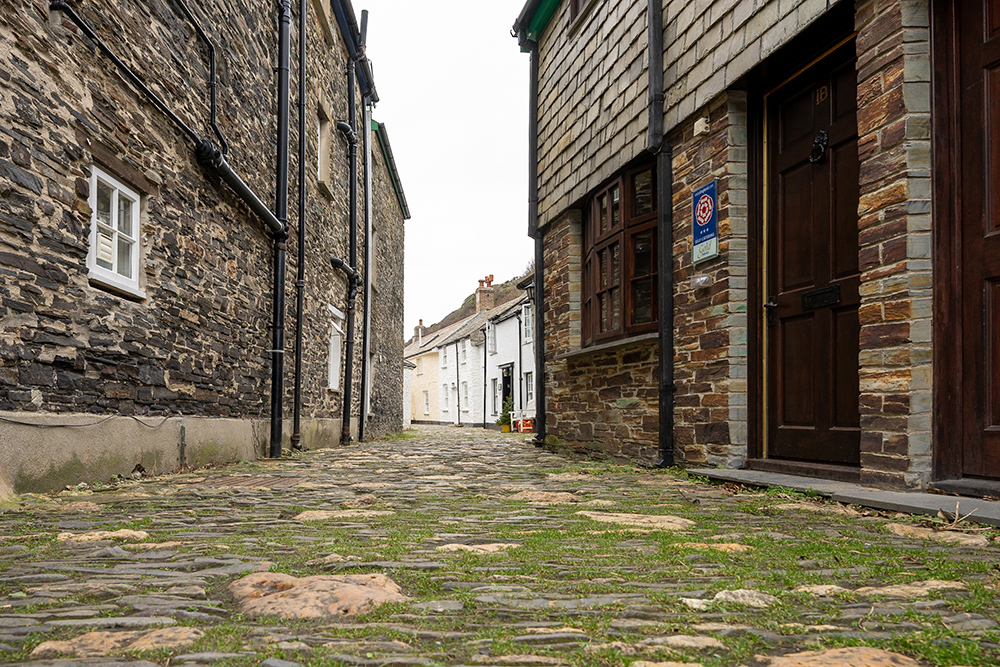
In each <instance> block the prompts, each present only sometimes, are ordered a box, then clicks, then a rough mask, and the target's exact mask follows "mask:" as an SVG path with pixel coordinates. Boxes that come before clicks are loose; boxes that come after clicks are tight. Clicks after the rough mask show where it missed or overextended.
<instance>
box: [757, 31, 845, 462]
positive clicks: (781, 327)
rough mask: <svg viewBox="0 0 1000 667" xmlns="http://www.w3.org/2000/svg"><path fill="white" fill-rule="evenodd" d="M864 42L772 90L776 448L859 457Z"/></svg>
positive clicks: (769, 372)
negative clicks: (859, 65)
mask: <svg viewBox="0 0 1000 667" xmlns="http://www.w3.org/2000/svg"><path fill="white" fill-rule="evenodd" d="M854 63H855V56H854V40H850V41H849V42H847V43H846V44H843V45H841V46H840V47H839V48H837V49H836V50H834V51H833V52H832V53H830V54H828V55H827V56H826V57H824V58H823V59H821V60H820V61H818V62H817V63H815V64H813V65H812V66H810V67H809V68H808V69H806V70H805V71H803V72H800V73H799V74H797V75H796V76H795V77H794V78H792V79H791V80H789V81H787V82H786V83H784V84H782V85H781V86H780V87H778V88H777V89H775V90H773V91H771V92H770V93H768V95H767V96H766V98H765V104H766V113H767V122H766V132H767V148H766V158H767V163H766V172H767V185H766V189H767V192H766V197H767V207H766V208H767V222H766V225H767V230H766V254H767V257H766V277H765V280H764V285H765V290H766V293H765V298H767V301H768V303H767V305H766V306H765V308H766V310H767V315H766V317H765V318H764V327H765V328H766V332H765V339H766V343H765V347H766V355H767V363H766V365H765V366H764V369H765V373H766V378H765V383H766V386H767V411H766V416H767V428H766V435H767V442H766V453H767V457H768V458H778V459H792V460H799V461H812V462H820V463H827V464H847V465H856V464H858V463H859V459H860V417H859V413H858V350H859V345H858V336H859V331H860V328H859V324H858V304H859V298H858V287H859V284H860V274H859V270H858V214H857V209H858V194H859V187H858V172H859V164H858V131H857V94H856V93H857V74H856V71H855V65H854Z"/></svg>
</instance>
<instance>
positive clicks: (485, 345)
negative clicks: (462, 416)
mask: <svg viewBox="0 0 1000 667" xmlns="http://www.w3.org/2000/svg"><path fill="white" fill-rule="evenodd" d="M489 327H490V325H489V324H488V323H487V325H486V326H485V327H483V430H486V361H487V357H488V356H489V353H490V346H489V344H488V340H487V338H486V333H487V331H488V330H489Z"/></svg>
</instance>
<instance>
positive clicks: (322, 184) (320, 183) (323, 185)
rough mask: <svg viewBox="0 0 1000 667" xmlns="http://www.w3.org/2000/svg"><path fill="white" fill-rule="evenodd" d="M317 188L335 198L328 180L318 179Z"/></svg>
mask: <svg viewBox="0 0 1000 667" xmlns="http://www.w3.org/2000/svg"><path fill="white" fill-rule="evenodd" d="M316 188H317V189H318V190H319V191H320V192H322V193H323V194H324V195H326V196H327V197H328V198H330V199H333V190H331V189H330V186H329V185H328V184H327V182H326V181H316Z"/></svg>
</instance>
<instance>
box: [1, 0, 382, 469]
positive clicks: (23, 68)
mask: <svg viewBox="0 0 1000 667" xmlns="http://www.w3.org/2000/svg"><path fill="white" fill-rule="evenodd" d="M237 4H240V3H237ZM242 4H243V6H241V7H237V6H234V5H233V4H232V3H223V2H218V1H214V0H213V1H208V2H205V3H202V4H201V5H200V6H199V7H198V8H197V10H196V13H197V15H198V16H199V17H200V18H201V19H202V22H203V25H204V26H205V27H206V30H207V31H208V32H209V34H210V36H211V37H212V38H213V39H214V40H215V42H216V44H217V52H218V59H219V65H218V67H219V125H220V126H221V128H222V131H223V132H224V134H225V136H226V138H227V139H228V141H229V143H230V152H229V161H230V163H231V164H232V166H233V168H234V169H235V170H236V171H237V172H239V173H240V174H241V176H242V177H243V178H244V180H246V182H247V183H248V184H249V185H250V187H251V188H252V189H253V190H254V191H255V192H256V193H257V194H258V196H259V197H260V198H261V200H262V201H264V202H272V201H273V200H274V160H275V157H274V156H275V150H274V141H275V114H276V100H275V96H276V93H275V77H274V75H273V66H274V63H275V61H276V30H275V26H276V20H275V17H274V15H273V11H272V10H271V9H270V8H265V7H262V6H260V5H258V4H255V3H251V2H243V3H242ZM79 13H80V14H81V15H82V16H83V17H84V19H85V20H87V21H88V22H89V23H90V24H91V25H92V26H93V27H94V29H95V31H96V32H97V33H98V35H99V36H100V37H101V38H102V39H103V40H104V41H105V42H106V43H107V44H108V46H109V47H110V48H111V49H112V50H113V51H115V52H116V53H117V54H119V55H120V56H121V57H122V58H123V60H125V62H126V63H128V64H129V66H130V67H132V68H133V69H134V70H135V71H136V72H137V73H138V74H139V75H140V76H141V77H142V78H144V80H146V81H148V82H149V85H150V87H151V88H152V89H153V90H154V91H155V92H157V94H159V95H160V96H161V97H162V98H163V99H164V101H165V102H166V104H167V105H168V106H169V107H170V108H171V109H173V110H174V111H175V112H176V113H177V114H178V115H179V116H180V117H181V118H182V119H183V120H184V121H185V122H186V123H187V124H188V125H189V126H191V127H192V128H194V130H195V131H196V132H197V133H198V134H200V135H201V136H210V135H211V130H210V129H209V127H208V118H209V110H208V89H207V59H206V57H205V52H204V49H203V47H201V46H200V45H199V43H198V42H197V40H196V39H195V36H194V31H193V29H192V27H191V26H190V24H189V23H187V22H186V21H185V20H184V17H183V16H182V15H180V14H178V13H177V12H176V10H175V8H174V6H173V5H172V4H170V3H166V2H160V1H156V0H154V2H151V3H143V4H139V5H136V4H115V3H111V4H108V3H104V4H101V5H85V6H82V7H80V9H79ZM296 24H297V20H293V22H292V25H293V30H292V40H293V44H295V43H297V35H296V34H295V33H296V31H295V29H294V26H295V25H296ZM308 25H309V26H310V34H309V47H308V58H309V67H310V72H311V74H310V80H309V81H308V83H307V91H308V92H307V95H308V98H307V100H306V109H307V114H309V116H307V119H306V120H307V122H306V126H307V128H309V131H308V137H307V156H306V159H307V161H308V162H307V168H306V173H307V178H308V180H307V182H306V184H305V185H306V188H307V192H308V195H309V204H308V208H307V227H306V239H305V240H306V251H307V253H308V254H307V271H306V276H307V277H306V287H305V290H306V320H305V330H304V333H305V336H304V341H305V342H304V348H305V355H304V362H303V368H304V377H305V378H306V382H305V386H304V390H303V402H304V406H305V407H304V411H303V413H304V415H305V416H306V417H307V419H313V420H320V421H322V420H339V418H340V416H341V406H340V401H341V397H340V395H339V394H335V393H332V392H329V391H328V390H327V389H326V383H325V378H326V369H327V363H328V359H327V357H328V348H329V329H328V322H329V316H328V311H327V304H333V305H335V306H336V307H338V308H340V309H341V310H346V285H345V282H344V280H343V278H342V277H341V276H339V275H338V274H336V273H334V271H333V269H332V267H331V266H330V263H329V257H330V256H331V255H338V256H341V257H346V255H347V193H348V180H349V179H348V175H347V174H348V172H347V166H348V163H347V153H348V147H347V144H346V142H345V141H344V140H343V139H342V138H340V137H339V136H334V137H332V138H331V141H330V142H329V146H330V150H331V155H330V156H329V157H330V163H331V169H332V177H331V179H330V183H329V184H328V185H329V188H328V193H329V194H324V193H323V192H322V191H321V190H320V189H319V188H318V187H317V183H316V169H315V167H314V165H315V164H316V151H317V137H316V132H315V130H314V127H315V117H314V115H315V114H317V113H318V112H319V109H320V108H321V107H322V106H325V107H326V109H327V113H328V114H332V115H333V117H334V118H341V117H346V114H347V105H346V89H345V77H344V76H343V74H342V73H343V70H344V60H345V58H346V52H345V50H344V48H343V46H342V44H340V42H339V38H337V40H336V41H335V42H331V41H330V39H329V36H328V35H333V36H336V35H337V34H338V33H337V32H336V30H333V31H332V32H329V33H328V32H327V31H325V30H322V29H321V23H320V22H319V20H318V19H317V18H316V17H315V15H313V16H311V17H310V20H309V21H308ZM249 36H252V38H248V37H249ZM0 44H2V48H0V54H3V55H2V56H0V410H4V411H24V412H39V413H60V414H72V413H93V414H100V415H104V414H109V415H114V414H120V415H148V416H153V415H164V416H166V415H185V416H206V417H229V418H235V419H251V420H259V419H262V418H263V419H266V417H267V415H268V413H269V405H268V403H269V387H270V354H269V349H270V340H271V338H270V331H269V327H270V319H271V303H272V295H271V271H272V269H271V253H272V247H271V241H270V239H269V237H268V235H267V234H266V233H265V230H264V228H263V226H262V224H261V223H260V222H259V221H258V220H257V219H256V218H255V217H254V216H253V215H252V214H251V213H250V212H249V210H248V209H247V208H246V206H245V205H244V204H243V203H242V202H241V201H240V200H238V199H237V198H236V197H235V196H234V195H233V194H232V193H231V192H230V191H229V190H228V189H227V187H226V186H225V185H224V184H222V183H221V182H220V181H219V180H218V179H217V178H215V177H213V176H211V175H210V174H208V173H206V172H205V171H204V170H202V169H201V168H200V167H199V166H198V165H197V164H196V162H195V160H194V156H193V153H192V145H191V143H190V142H189V141H188V140H187V139H186V138H185V136H184V135H183V134H181V133H179V132H178V131H177V130H176V129H175V128H174V126H173V125H172V124H171V123H170V122H169V121H168V120H167V119H166V118H165V117H164V116H163V115H162V114H161V113H160V112H159V111H157V110H156V109H155V108H154V107H153V106H152V105H151V104H150V103H149V102H147V101H146V100H145V99H144V98H142V97H140V96H139V95H138V94H137V93H136V92H135V91H134V90H133V88H132V87H131V86H130V85H129V84H128V83H126V82H125V80H124V79H123V77H122V76H121V75H119V74H118V72H117V70H116V69H115V68H114V66H113V65H112V64H111V63H110V62H109V61H108V59H107V58H105V57H104V56H102V55H101V54H100V53H99V52H98V51H97V50H96V49H94V48H92V47H91V46H90V45H89V44H88V42H87V41H86V40H85V39H84V38H83V37H82V35H81V34H80V32H79V30H78V29H77V28H76V27H75V26H73V25H72V24H71V23H70V22H69V21H68V20H66V19H65V18H64V17H63V16H62V15H61V14H60V13H58V12H53V13H51V14H50V13H49V12H48V9H47V3H41V2H33V1H30V0H14V1H13V2H11V3H8V4H7V5H5V6H4V8H3V9H2V10H0ZM295 92H296V87H295V86H293V90H292V101H291V102H292V117H293V122H292V136H291V145H292V147H293V156H292V164H291V169H290V171H291V183H290V214H291V215H290V218H291V219H290V221H289V222H290V227H291V232H292V236H291V238H289V240H288V249H289V263H288V274H287V284H288V291H287V298H288V302H287V303H288V309H287V312H286V326H287V329H286V333H287V336H286V338H287V341H288V344H287V348H286V354H285V357H286V364H285V368H286V371H287V378H286V385H285V386H286V391H287V393H286V400H285V405H286V410H285V412H286V414H287V413H290V411H291V410H290V406H291V391H292V366H293V342H294V323H295V318H294V308H295V299H294V275H295V267H296V263H297V261H298V258H297V257H296V244H297V239H296V232H297V230H298V221H297V220H296V219H295V211H296V209H297V207H296V205H295V202H296V196H297V188H298V184H297V183H296V178H295V175H296V171H297V168H296V157H295V155H294V152H295V150H294V147H295V146H296V145H297V137H296V131H295V129H296V123H295V122H294V120H295V108H296V103H297V100H296V99H295ZM359 115H360V114H359ZM94 164H97V165H100V166H101V167H102V169H104V170H106V171H109V172H110V173H112V174H113V175H115V176H116V177H118V178H120V179H121V180H123V181H125V182H126V183H128V184H129V185H131V186H133V187H135V188H136V189H137V190H139V191H140V192H141V194H142V213H141V220H140V222H141V249H142V250H141V251H142V256H143V260H144V261H143V265H142V266H143V269H142V276H141V285H142V286H143V289H144V291H145V293H146V298H145V299H143V300H133V299H128V298H123V297H121V296H118V295H116V294H113V293H111V292H108V291H105V290H103V289H101V288H99V287H97V286H96V285H94V284H92V283H91V282H90V281H89V280H88V278H87V266H86V256H87V251H88V233H89V228H90V215H91V211H90V208H89V205H88V203H87V199H88V196H89V194H90V193H89V176H90V170H91V165H94ZM377 173H379V174H381V176H379V179H380V180H379V181H378V183H379V187H380V188H381V189H382V190H384V189H385V181H386V178H385V176H384V169H383V170H382V171H380V172H377ZM376 209H377V211H378V212H377V214H376V215H377V216H380V217H381V219H383V220H384V227H385V228H386V229H387V230H391V231H389V232H388V234H387V238H388V239H389V241H390V242H389V243H387V244H386V245H385V248H384V251H385V255H386V257H385V260H384V261H383V262H382V264H383V266H387V267H392V266H395V267H401V266H402V247H401V244H402V233H401V222H400V220H401V215H400V213H399V209H398V206H397V205H396V204H395V202H394V201H393V199H392V197H391V196H389V197H387V196H385V195H384V193H381V192H380V194H379V196H377V197H376ZM377 219H378V218H377ZM362 258H363V256H362ZM361 268H363V267H361ZM386 282H387V284H386V287H385V290H384V291H385V293H386V294H387V295H392V298H391V299H387V305H385V306H384V308H383V310H381V311H378V312H379V314H378V315H377V320H378V325H377V326H379V327H384V328H391V333H380V336H382V338H381V339H380V340H382V341H383V342H384V341H388V340H389V338H400V336H401V329H402V314H401V305H399V304H398V303H397V301H398V295H399V294H401V292H402V276H401V269H400V273H398V275H397V274H391V277H390V278H388V279H387V281H386ZM393 299H395V301H393ZM361 304H362V302H361V300H360V299H359V304H358V310H359V312H361ZM393 318H397V319H398V322H393ZM359 320H360V318H359ZM360 331H361V327H360V326H359V327H358V341H357V345H356V349H357V350H358V356H359V359H358V360H357V361H356V362H355V368H356V369H357V368H360V365H359V361H360V350H361V341H360ZM380 332H381V329H380ZM384 346H385V348H386V349H385V350H384V351H383V353H384V354H386V355H388V354H389V353H390V352H391V350H392V349H393V348H392V346H391V344H390V343H384ZM399 363H400V362H399V357H398V354H397V355H396V357H395V359H394V360H393V361H392V362H390V364H389V365H390V367H393V365H396V366H398V364H399ZM400 373H401V371H397V370H394V369H393V370H387V371H385V372H382V371H378V372H377V373H376V377H378V381H379V382H388V381H390V380H392V382H393V384H392V390H391V391H393V392H396V393H398V392H399V391H400V389H399V387H400V386H401V375H400ZM355 396H356V397H358V398H357V400H360V394H359V392H356V393H355ZM390 403H391V405H390ZM397 403H398V404H399V405H396V404H397ZM357 405H359V403H358V404H356V405H355V408H354V410H353V413H354V414H357ZM384 410H385V414H388V413H389V412H398V413H399V415H401V413H402V406H401V403H399V399H395V400H392V401H390V400H389V399H388V397H387V399H386V402H385V407H384ZM399 415H396V416H394V417H391V418H387V419H388V421H387V424H386V426H384V427H380V428H383V429H389V428H393V427H394V426H390V425H389V424H392V425H396V424H398V422H399V421H400V419H401V417H400V416H399ZM288 422H290V415H289V416H288ZM288 422H286V432H287V427H288V426H289V423H288ZM314 426H315V425H314ZM332 430H333V429H330V428H328V427H325V428H316V427H311V428H310V431H309V432H310V433H318V434H321V435H323V434H329V433H330V432H331V431H332ZM320 440H325V436H324V437H323V438H320ZM306 444H311V445H319V444H327V445H328V444H331V443H329V442H325V441H324V442H318V441H309V440H306ZM114 472H118V471H110V472H109V474H113V473H114ZM127 472H129V471H125V473H126V474H127Z"/></svg>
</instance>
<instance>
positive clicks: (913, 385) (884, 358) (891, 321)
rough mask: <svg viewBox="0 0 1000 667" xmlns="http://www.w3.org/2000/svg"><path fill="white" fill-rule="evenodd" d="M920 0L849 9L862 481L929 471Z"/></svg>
mask: <svg viewBox="0 0 1000 667" xmlns="http://www.w3.org/2000/svg"><path fill="white" fill-rule="evenodd" d="M928 5H929V0H878V1H877V2H876V1H868V2H861V3H859V4H858V9H857V15H856V25H857V30H858V41H857V51H858V133H859V143H858V150H859V154H860V157H861V181H860V182H861V201H860V204H859V206H858V215H859V216H860V219H859V221H858V226H859V230H860V231H859V234H860V242H861V243H860V247H861V250H860V266H861V272H862V273H861V308H860V320H861V358H860V361H861V398H860V406H861V426H862V434H861V465H862V479H863V481H865V482H867V483H874V484H885V485H892V486H901V485H905V486H916V485H919V484H921V483H923V482H926V481H927V480H928V479H929V477H930V470H931V397H932V386H931V380H932V372H931V356H932V355H931V352H932V341H931V310H932V299H931V289H932V285H933V275H932V272H931V268H932V267H931V240H930V233H931V181H930V175H931V172H930V169H931V148H930V137H931V119H930V104H931V98H930V39H929V25H930V24H929V18H928V9H929V7H928Z"/></svg>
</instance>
